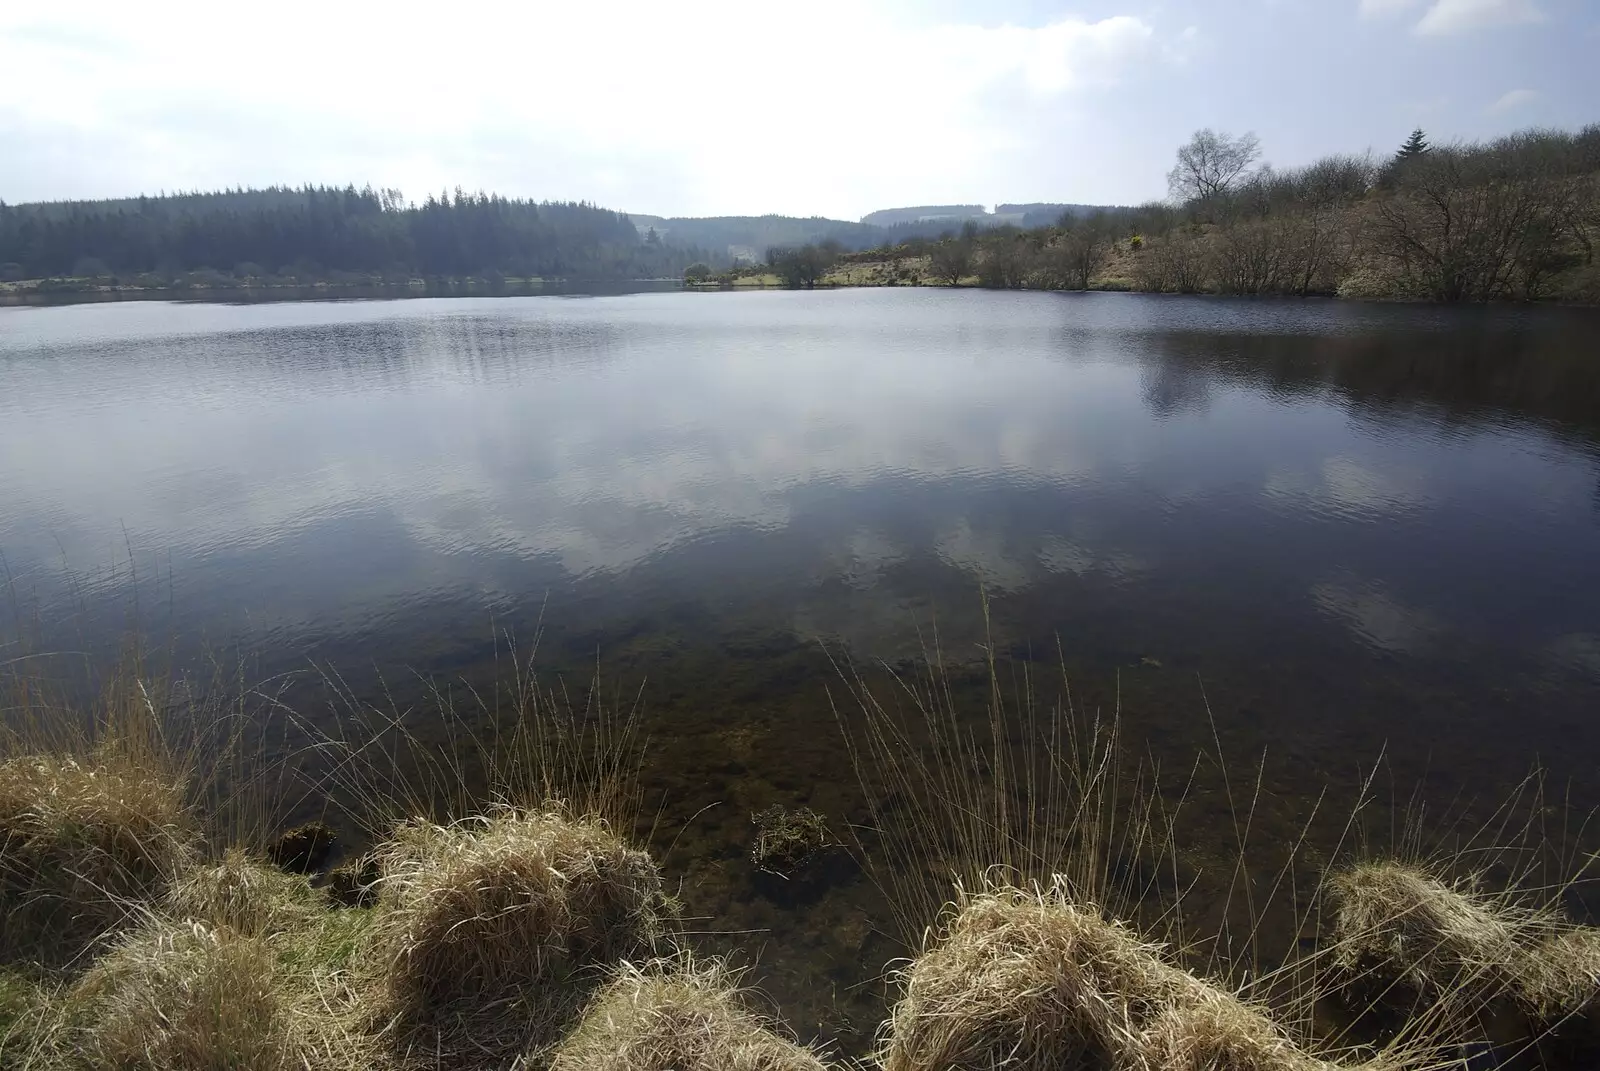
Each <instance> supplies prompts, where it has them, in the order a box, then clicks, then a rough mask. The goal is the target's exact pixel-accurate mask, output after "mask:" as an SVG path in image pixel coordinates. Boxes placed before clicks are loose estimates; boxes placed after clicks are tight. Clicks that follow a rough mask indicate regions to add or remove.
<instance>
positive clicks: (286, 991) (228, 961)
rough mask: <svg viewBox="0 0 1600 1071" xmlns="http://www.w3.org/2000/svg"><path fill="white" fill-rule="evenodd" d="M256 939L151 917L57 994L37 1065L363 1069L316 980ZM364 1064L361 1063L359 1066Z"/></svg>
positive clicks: (185, 1070) (232, 1070) (183, 1070)
mask: <svg viewBox="0 0 1600 1071" xmlns="http://www.w3.org/2000/svg"><path fill="white" fill-rule="evenodd" d="M289 962H290V961H289V959H288V958H287V957H285V956H284V955H283V954H282V949H281V948H279V947H277V946H276V945H275V943H274V942H273V941H272V940H271V939H269V938H266V937H257V936H246V935H244V934H240V933H237V932H235V931H232V930H229V929H225V928H212V927H209V926H206V925H204V924H202V923H198V922H189V923H172V922H169V921H166V920H161V919H152V920H150V921H149V922H148V923H147V924H146V925H145V926H143V927H141V928H139V929H138V930H135V931H134V932H132V933H130V934H128V935H127V936H126V937H124V938H123V939H122V940H121V941H120V942H119V943H118V944H117V946H116V947H115V948H114V949H112V951H111V952H109V953H108V954H107V955H105V956H104V957H102V958H101V960H100V961H99V962H98V963H96V964H95V966H94V967H93V969H91V970H90V971H89V972H88V973H86V974H85V975H84V977H83V978H82V979H81V980H80V982H79V983H78V984H77V986H76V987H75V988H74V989H73V990H72V991H71V992H69V993H68V994H67V995H66V999H65V1001H64V1002H63V1008H64V1009H66V1013H67V1015H68V1021H67V1024H66V1025H65V1026H64V1027H63V1029H62V1030H61V1032H60V1033H59V1035H58V1036H57V1037H56V1039H55V1041H56V1044H55V1046H54V1048H55V1049H56V1051H57V1053H58V1055H57V1057H56V1058H55V1059H53V1060H51V1061H50V1062H49V1063H48V1064H46V1066H50V1067H60V1068H78V1067H82V1068H117V1069H125V1071H146V1069H148V1071H191V1069H192V1071H202V1069H207V1071H209V1069H216V1068H227V1069H229V1071H303V1069H306V1068H314V1067H327V1068H344V1067H358V1066H363V1065H364V1064H365V1062H364V1061H363V1060H362V1059H361V1056H360V1055H359V1053H358V1052H357V1051H356V1050H357V1049H358V1048H359V1043H358V1042H356V1041H354V1040H352V1038H351V1036H350V1035H348V1034H345V1033H344V1032H342V1031H341V1030H340V1029H339V1027H338V1023H339V1019H338V1017H337V1016H335V1015H334V1014H332V1013H330V1011H329V1008H328V996H327V994H324V993H319V991H318V984H317V983H318V979H317V977H316V976H315V975H314V974H313V973H312V972H309V971H297V970H294V969H292V968H291V967H290V966H289V965H288V963H289ZM366 1066H370V1065H366Z"/></svg>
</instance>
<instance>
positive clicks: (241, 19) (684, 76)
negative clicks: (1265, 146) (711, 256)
mask: <svg viewBox="0 0 1600 1071" xmlns="http://www.w3.org/2000/svg"><path fill="white" fill-rule="evenodd" d="M359 7H360V6H358V5H344V4H326V3H317V4H311V3H306V2H304V0H285V3H284V4H283V5H282V6H280V7H279V8H275V9H274V15H273V17H272V18H270V19H260V18H257V17H255V16H254V15H253V14H251V13H250V12H248V11H246V10H245V9H243V8H229V7H222V8H218V7H216V6H215V5H204V6H201V5H197V4H169V5H163V6H161V7H160V9H159V10H158V11H156V12H150V11H148V10H144V9H138V10H135V9H133V8H129V7H128V6H127V5H125V4H114V3H96V2H93V0H90V2H86V3H83V4H74V5H73V6H72V7H71V8H70V9H67V8H59V7H54V8H53V7H49V6H46V5H38V6H36V7H34V8H30V9H27V10H26V11H16V12H13V11H11V10H9V9H8V10H7V11H6V14H5V16H4V18H3V19H0V70H4V71H5V72H6V74H7V79H8V81H9V82H10V83H12V84H15V85H34V86H49V87H50V91H49V92H48V93H37V94H26V95H23V96H17V95H12V96H11V97H10V98H9V99H7V100H0V196H3V197H5V198H6V199H8V200H26V199H32V198H37V197H41V196H51V195H55V196H60V195H62V194H63V193H65V194H68V195H73V196H104V195H112V194H121V193H129V192H134V191H137V190H151V191H153V190H156V189H162V188H166V189H172V188H176V187H185V188H187V187H197V186H198V187H215V186H221V185H236V184H239V183H251V184H258V185H259V184H264V183H268V182H287V183H299V182H303V181H306V180H308V179H310V180H314V181H333V182H345V181H351V180H353V181H355V182H356V183H357V184H360V183H361V182H363V181H371V182H373V183H374V184H378V185H387V186H399V187H400V188H402V189H403V190H405V191H406V192H407V193H408V194H410V195H411V196H413V197H418V198H420V196H421V195H422V194H423V193H425V192H427V191H430V190H437V189H439V188H441V187H446V186H453V185H455V184H457V183H465V184H468V185H469V186H483V187H487V188H497V189H499V190H501V191H503V192H507V193H513V194H518V193H520V194H529V195H534V196H548V197H571V198H587V199H594V200H598V201H601V202H602V203H605V204H608V205H613V206H615V207H618V208H622V209H629V210H633V211H638V212H654V211H658V210H659V211H665V212H667V213H669V214H670V213H674V212H685V213H690V212H711V211H715V212H741V211H774V210H777V211H800V212H803V213H805V214H809V213H810V212H812V211H822V212H826V213H829V214H834V215H845V216H854V215H860V214H862V213H863V212H865V211H868V210H870V209H872V208H878V207H884V206H885V205H892V204H900V203H904V198H905V196H906V195H907V192H908V191H918V192H919V193H920V194H925V195H933V196H942V195H953V194H956V193H958V192H960V191H968V192H969V193H970V190H971V189H972V188H973V187H975V186H978V185H980V184H983V185H988V184H989V183H991V182H992V183H993V184H994V185H995V186H996V187H999V186H1001V184H1002V180H1003V176H1005V175H1006V174H1007V169H1008V168H1011V169H1013V170H1014V169H1015V168H1017V166H1018V161H1019V160H1020V159H1023V158H1024V157H1023V154H1024V153H1025V152H1026V151H1027V150H1029V149H1031V148H1032V147H1033V146H1034V145H1035V144H1037V142H1038V140H1039V138H1040V137H1041V134H1040V131H1041V130H1042V129H1044V128H1045V127H1046V126H1047V125H1048V123H1049V122H1050V121H1052V119H1053V118H1055V117H1059V116H1060V114H1061V108H1062V105H1063V101H1064V100H1065V99H1066V98H1068V97H1069V96H1071V95H1075V94H1083V93H1086V92H1088V91H1091V90H1094V89H1099V88H1104V87H1108V86H1111V85H1115V84H1117V83H1118V82H1120V81H1121V80H1122V79H1124V78H1125V77H1127V76H1129V75H1130V74H1131V73H1133V72H1140V71H1143V70H1146V69H1147V68H1148V67H1149V64H1148V62H1147V61H1148V60H1149V59H1150V58H1152V57H1158V56H1160V55H1161V48H1160V46H1161V42H1158V41H1157V40H1156V33H1155V30H1154V28H1153V26H1152V25H1151V24H1150V23H1148V22H1146V21H1143V20H1141V19H1139V18H1136V17H1133V16H1131V15H1114V16H1111V17H1108V18H1103V19H1100V20H1098V21H1091V20H1086V19H1080V18H1075V17H1064V18H1060V19H1057V20H1055V21H1050V22H1046V23H1043V24H1039V25H1013V24H1000V25H995V24H988V25H983V24H976V23H972V24H969V23H965V22H960V21H956V20H949V21H945V22H942V23H940V22H934V21H930V19H929V17H928V16H927V15H925V14H924V13H923V12H921V11H919V10H917V9H916V8H915V7H914V6H913V5H902V4H894V3H879V4H859V3H854V2H850V0H817V2H816V3H813V4H808V5H805V6H804V7H803V8H801V9H796V8H793V7H785V6H778V5H767V4H751V3H748V2H745V0H701V2H697V3H694V4H690V5H671V4H660V3H656V2H653V0H652V2H643V0H634V2H629V0H617V2H612V3H586V4H563V5H554V4H514V3H510V2H506V3H501V4H493V5H484V6H483V7H482V8H475V9H474V10H473V14H472V17H470V18H455V17H440V12H439V10H438V9H432V8H430V9H427V10H425V11H424V10H422V9H411V8H408V7H404V6H400V7H397V8H395V9H393V10H391V11H390V12H389V13H388V14H387V15H385V16H383V17H374V16H373V15H372V14H371V13H370V11H367V10H365V9H358V8H359ZM86 27H92V28H93V34H92V35H91V34H89V33H87V32H86V30H85V28H86ZM129 87H137V92H131V91H130V90H129ZM935 153H936V154H937V155H936V159H937V161H938V166H937V167H934V166H930V162H931V160H932V159H934V157H932V156H931V155H930V154H935ZM801 160H803V161H806V162H807V163H806V166H796V161H801ZM863 160H871V161H872V165H871V166H870V167H862V166H861V161H863ZM753 176H759V180H760V181H759V182H755V181H752V177H753ZM980 176H981V178H980ZM1108 192H1109V191H1108ZM992 196H993V197H995V198H996V199H1000V198H1004V197H1005V196H1008V192H1001V190H999V189H997V190H996V192H995V193H994V194H993V195H992Z"/></svg>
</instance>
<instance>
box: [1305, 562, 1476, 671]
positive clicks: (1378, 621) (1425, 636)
mask: <svg viewBox="0 0 1600 1071" xmlns="http://www.w3.org/2000/svg"><path fill="white" fill-rule="evenodd" d="M1311 599H1312V601H1313V602H1315V603H1316V604H1317V606H1318V608H1320V609H1321V610H1323V611H1324V612H1326V613H1328V614H1329V615H1331V616H1333V617H1335V618H1337V619H1338V620H1340V621H1341V622H1343V623H1344V625H1345V626H1346V627H1347V628H1349V629H1350V631H1351V632H1353V633H1355V635H1356V636H1357V637H1358V638H1359V639H1361V640H1363V641H1365V642H1366V643H1369V644H1371V645H1372V646H1374V647H1377V648H1379V649H1380V650H1384V651H1395V652H1399V653H1402V654H1415V653H1417V652H1419V651H1421V650H1423V649H1425V648H1426V647H1428V646H1429V645H1430V644H1431V643H1433V642H1434V641H1435V640H1436V639H1438V637H1439V636H1440V635H1441V634H1442V633H1443V631H1444V627H1443V625H1442V624H1441V622H1440V621H1439V620H1438V619H1437V618H1435V617H1434V616H1433V615H1432V614H1430V613H1428V612H1427V611H1425V610H1420V609H1417V608H1416V607H1412V606H1407V605H1406V604H1404V603H1402V602H1400V601H1399V600H1397V599H1395V598H1394V597H1393V596H1391V595H1389V594H1388V593H1386V592H1385V591H1384V590H1383V589H1382V588H1380V587H1378V586H1377V585H1376V584H1373V583H1371V582H1369V581H1364V580H1360V579H1358V578H1355V577H1351V576H1341V577H1339V578H1337V579H1334V580H1328V581H1324V582H1323V583H1320V584H1316V585H1314V586H1313V587H1312V588H1311Z"/></svg>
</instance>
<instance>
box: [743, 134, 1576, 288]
mask: <svg viewBox="0 0 1600 1071" xmlns="http://www.w3.org/2000/svg"><path fill="white" fill-rule="evenodd" d="M1168 180H1169V184H1170V188H1171V193H1172V196H1171V198H1170V199H1169V200H1166V201H1160V202H1153V203H1150V204H1146V205H1142V206H1139V207H1137V208H1127V209H1107V210H1103V211H1100V210H1096V211H1091V212H1089V213H1086V214H1073V213H1063V214H1061V215H1060V216H1058V217H1057V218H1056V219H1055V221H1054V222H1053V224H1052V225H1051V226H1045V227H1035V228H1025V227H1011V226H1001V227H992V228H989V229H980V228H977V227H974V226H971V225H970V223H969V224H968V225H967V226H965V227H963V228H962V229H961V231H960V233H949V234H946V235H944V236H943V237H941V238H939V239H937V240H927V239H920V238H919V239H913V240H909V241H902V242H898V243H895V244H893V245H890V246H885V247H883V248H880V249H877V250H870V251H866V252H861V253H844V254H842V255H840V256H837V257H835V258H834V259H833V261H832V263H834V264H835V265H836V268H837V270H836V271H835V273H834V274H833V275H832V276H830V275H829V272H828V266H827V265H823V266H822V267H821V268H817V269H816V270H814V271H811V272H809V274H806V273H800V274H797V273H795V272H788V273H784V274H785V278H787V279H788V280H789V281H790V282H791V283H795V284H796V285H807V284H808V281H814V282H828V281H836V282H845V283H858V282H875V283H884V282H887V283H892V284H904V283H918V282H929V283H940V284H944V285H960V284H962V283H966V282H975V283H977V284H978V285H980V286H988V287H999V288H1036V289H1060V290H1084V289H1108V290H1142V291H1165V292H1175V293H1224V294H1292V295H1300V296H1304V295H1310V294H1323V295H1335V294H1336V295H1340V296H1344V297H1371V298H1408V299H1419V300H1427V301H1506V300H1513V301H1530V300H1557V301H1570V302H1584V303H1600V261H1597V259H1596V257H1595V251H1596V245H1597V244H1600V125H1591V126H1588V127H1585V128H1584V129H1582V130H1580V131H1577V132H1575V133H1574V132H1567V131H1560V130H1527V131H1522V132H1520V133H1516V134H1511V135H1508V136H1506V137H1502V138H1498V139H1496V140H1494V141H1489V142H1482V143H1478V142H1454V143H1449V144H1440V145H1433V144H1430V143H1429V140H1428V138H1427V136H1426V135H1425V134H1424V133H1423V132H1422V131H1420V130H1419V131H1416V132H1415V133H1414V134H1413V135H1412V136H1411V137H1410V138H1409V139H1407V141H1406V142H1405V144H1404V145H1402V146H1401V147H1400V148H1399V150H1398V151H1396V152H1395V153H1394V154H1393V155H1392V156H1389V157H1387V158H1374V157H1373V156H1371V155H1361V156H1351V155H1340V156H1329V157H1326V158H1324V159H1322V160H1318V161H1315V162H1314V163H1311V164H1309V165H1306V166H1304V167H1297V168H1273V167H1271V166H1268V165H1265V164H1262V163H1260V147H1259V145H1258V143H1257V141H1256V139H1255V138H1254V137H1253V136H1251V135H1248V134H1245V135H1240V136H1237V137H1234V136H1229V135H1227V134H1219V133H1217V132H1215V131H1211V130H1201V131H1198V132H1197V133H1196V134H1195V135H1194V137H1193V138H1192V139H1191V140H1190V141H1189V142H1187V143H1186V144H1184V145H1183V146H1181V147H1180V148H1179V149H1178V153H1177V162H1176V165H1175V166H1174V167H1173V169H1172V172H1171V173H1170V174H1169V176H1168ZM1011 207H1024V206H1011ZM1030 207H1031V206H1030ZM780 252H782V253H784V254H785V255H786V256H787V257H788V259H786V260H783V261H782V264H780V263H779V261H778V260H777V259H775V260H774V270H780V271H781V267H782V265H784V264H788V263H790V262H791V261H793V262H795V263H807V260H806V257H805V256H804V255H802V254H805V253H806V250H803V249H802V250H783V251H780Z"/></svg>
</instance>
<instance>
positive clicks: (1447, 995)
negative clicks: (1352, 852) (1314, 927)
mask: <svg viewBox="0 0 1600 1071" xmlns="http://www.w3.org/2000/svg"><path fill="white" fill-rule="evenodd" d="M1330 892H1331V894H1332V896H1333V899H1334V905H1335V906H1334V934H1335V937H1336V938H1337V941H1336V944H1335V949H1336V955H1337V960H1336V963H1337V966H1338V967H1339V968H1340V970H1341V971H1342V972H1343V974H1344V975H1345V977H1346V979H1347V984H1350V985H1354V986H1357V987H1360V988H1363V989H1365V990H1367V991H1368V992H1369V993H1375V995H1371V996H1369V999H1371V1000H1372V1001H1373V1002H1374V1003H1375V1004H1379V1005H1387V1006H1390V1007H1397V1006H1398V1007H1403V1006H1405V1005H1410V1006H1413V1007H1418V1006H1437V1007H1443V1008H1445V1009H1447V1010H1448V1011H1449V1012H1451V1013H1453V1014H1455V1015H1458V1016H1459V1015H1466V1016H1471V1017H1476V1018H1480V1019H1481V1018H1483V1017H1485V1016H1492V1015H1495V1014H1499V1013H1505V1012H1508V1011H1512V1012H1516V1013H1519V1014H1521V1015H1524V1016H1527V1017H1528V1018H1530V1019H1531V1020H1532V1021H1533V1022H1534V1024H1535V1025H1536V1027H1537V1026H1539V1025H1543V1026H1549V1025H1552V1024H1557V1023H1559V1022H1561V1021H1563V1020H1567V1019H1571V1018H1573V1017H1579V1016H1594V1015H1595V1014H1596V1012H1597V1011H1600V930H1596V929H1593V928H1589V927H1580V926H1575V925H1573V924H1572V923H1570V922H1568V921H1567V920H1566V919H1565V918H1564V917H1563V916H1562V915H1561V914H1560V913H1559V912H1558V911H1556V910H1554V909H1551V908H1541V907H1529V906H1526V905H1523V904H1520V903H1517V902H1516V901H1515V900H1514V899H1513V898H1512V897H1511V896H1510V895H1507V894H1501V895H1488V894H1484V893H1481V892H1479V891H1477V890H1476V889H1475V888H1474V887H1473V886H1472V885H1470V884H1467V883H1462V884H1449V883H1446V882H1445V881H1443V880H1441V879H1440V878H1438V877H1436V876H1434V875H1433V874H1430V873H1429V872H1428V871H1427V870H1425V869H1422V868H1419V867H1414V866H1408V865H1405V864H1402V863H1396V862H1372V863H1365V864H1362V865H1359V866H1355V867H1351V868H1349V869H1348V870H1345V871H1343V872H1341V873H1340V874H1338V875H1337V876H1336V877H1335V878H1334V880H1333V881H1332V882H1331V884H1330Z"/></svg>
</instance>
